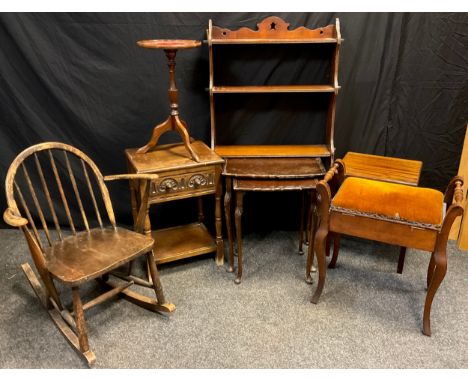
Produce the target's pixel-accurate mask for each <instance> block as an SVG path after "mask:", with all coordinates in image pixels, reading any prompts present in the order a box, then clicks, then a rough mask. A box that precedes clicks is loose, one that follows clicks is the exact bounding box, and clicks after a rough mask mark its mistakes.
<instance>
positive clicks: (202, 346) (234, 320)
mask: <svg viewBox="0 0 468 382" xmlns="http://www.w3.org/2000/svg"><path fill="white" fill-rule="evenodd" d="M296 244H297V234H296V233H294V232H273V233H269V234H263V235H262V234H251V235H247V236H246V237H245V238H244V253H245V268H244V270H245V272H244V278H243V282H242V284H241V285H235V284H234V283H233V279H234V276H233V275H232V274H230V273H227V272H226V271H225V268H223V267H220V268H217V267H216V265H215V263H214V261H213V256H210V255H208V256H204V257H201V258H198V259H196V260H192V261H182V262H179V263H174V264H171V265H166V266H161V267H160V273H161V278H162V282H163V285H164V288H165V292H166V296H167V298H168V300H170V301H171V302H173V303H174V304H176V306H177V310H176V311H175V313H174V314H173V315H172V316H171V317H170V318H164V317H162V316H160V315H158V314H154V313H151V312H148V311H146V310H144V309H141V308H139V307H137V306H135V305H132V304H131V303H129V302H127V301H124V300H117V301H116V302H109V303H105V304H103V305H101V306H99V307H97V308H94V309H93V310H90V311H88V312H87V314H86V316H87V323H88V329H89V334H90V344H91V346H92V349H93V350H94V351H95V354H96V356H97V363H96V365H95V367H96V368H467V367H468V322H467V319H468V297H467V296H468V294H467V290H468V282H467V275H468V253H467V252H461V251H459V250H457V249H456V247H455V245H454V244H453V243H451V244H450V246H449V270H448V273H447V276H446V278H445V280H444V282H443V284H442V286H441V288H440V289H439V292H438V294H437V295H436V298H435V301H434V304H433V309H432V331H433V335H432V337H431V338H429V337H426V336H424V335H423V334H422V333H421V327H422V311H423V304H424V298H425V274H426V268H427V265H428V261H429V254H427V253H425V252H421V251H416V250H409V251H408V254H407V260H406V264H405V270H404V272H403V275H398V274H397V273H396V264H397V259H398V249H397V248H396V247H391V246H386V245H382V244H378V243H372V242H367V241H359V240H356V239H350V238H348V239H344V240H342V250H341V253H340V258H339V260H338V266H337V268H336V269H334V270H329V271H328V275H327V281H326V284H325V289H324V292H323V294H322V297H321V301H320V303H319V304H318V305H313V304H311V303H310V302H309V300H310V297H311V295H312V293H313V290H314V289H315V284H314V285H312V286H310V285H307V284H306V283H305V282H304V279H303V276H304V268H305V260H306V259H305V256H299V255H298V254H297V252H296ZM0 248H1V249H0V252H1V256H0V265H1V279H0V287H1V309H0V367H2V368H85V367H86V365H85V364H84V363H83V362H82V361H81V358H80V357H79V356H77V355H76V353H75V352H74V351H73V350H72V348H71V347H70V346H69V345H68V343H67V342H66V340H65V339H64V338H63V337H62V335H61V334H60V333H59V332H58V330H57V329H56V328H55V326H54V324H53V323H52V321H50V319H49V316H48V315H47V313H46V312H45V311H44V310H43V308H42V307H41V306H40V305H39V302H38V300H37V299H36V297H35V295H34V293H33V291H32V289H31V288H30V286H29V284H28V282H27V280H26V278H25V277H24V275H23V274H22V272H21V270H20V264H21V263H22V262H24V261H27V260H29V258H28V256H29V254H28V250H27V247H26V243H25V241H24V239H23V237H22V236H21V234H20V232H18V231H13V230H1V231H0ZM65 297H66V298H69V296H68V295H65Z"/></svg>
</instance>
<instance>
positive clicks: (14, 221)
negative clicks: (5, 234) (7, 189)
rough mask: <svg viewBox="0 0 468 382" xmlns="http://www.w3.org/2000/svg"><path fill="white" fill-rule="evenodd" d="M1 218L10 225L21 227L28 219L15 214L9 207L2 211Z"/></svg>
mask: <svg viewBox="0 0 468 382" xmlns="http://www.w3.org/2000/svg"><path fill="white" fill-rule="evenodd" d="M3 220H4V221H5V223H7V224H9V225H11V226H12V227H23V226H25V225H27V224H28V220H27V219H25V218H23V217H21V216H18V215H16V214H15V213H14V212H13V210H12V209H11V208H7V209H6V210H5V212H4V213H3Z"/></svg>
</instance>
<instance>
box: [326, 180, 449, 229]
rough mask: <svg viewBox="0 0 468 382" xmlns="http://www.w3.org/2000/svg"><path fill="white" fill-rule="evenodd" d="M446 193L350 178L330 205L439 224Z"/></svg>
mask: <svg viewBox="0 0 468 382" xmlns="http://www.w3.org/2000/svg"><path fill="white" fill-rule="evenodd" d="M443 203H444V195H443V194H442V193H441V192H440V191H437V190H433V189H430V188H420V187H413V186H406V185H402V184H396V183H388V182H380V181H376V180H369V179H362V178H353V177H350V178H347V179H345V181H344V182H343V184H342V185H341V187H340V189H339V190H338V192H337V193H336V195H335V197H334V198H333V200H332V202H331V205H332V209H333V207H339V208H343V209H346V210H353V211H359V212H361V213H368V214H370V215H381V216H385V217H388V218H390V219H394V220H402V221H406V222H409V223H411V222H415V223H424V224H431V225H435V226H440V225H441V224H442V219H443V216H442V215H443V212H442V210H443Z"/></svg>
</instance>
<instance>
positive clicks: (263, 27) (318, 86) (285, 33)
mask: <svg viewBox="0 0 468 382" xmlns="http://www.w3.org/2000/svg"><path fill="white" fill-rule="evenodd" d="M207 35H208V46H209V64H210V83H209V89H208V90H209V96H210V115H211V118H210V123H211V148H212V149H213V150H215V151H216V153H217V154H218V155H220V156H222V157H224V158H230V157H256V158H258V157H284V158H298V157H317V158H330V160H331V161H332V160H333V157H334V152H335V147H334V144H333V133H334V121H335V105H336V96H337V95H338V92H339V90H340V86H339V85H338V60H339V50H340V45H341V42H342V41H343V40H342V38H341V33H340V24H339V20H338V19H336V24H335V25H328V26H325V27H321V28H316V29H308V28H306V27H299V28H296V29H293V30H290V29H289V24H288V23H286V22H285V21H284V20H282V19H281V18H279V17H276V16H271V17H268V18H266V19H265V20H263V21H262V22H260V23H259V24H257V30H253V29H250V28H245V27H244V28H240V29H238V30H230V29H226V28H222V27H218V26H214V25H213V23H212V21H211V20H210V21H209V25H208V31H207ZM242 44H245V45H250V44H257V45H262V44H282V45H284V44H291V45H293V44H332V47H331V51H332V54H331V57H327V59H329V60H330V61H331V62H330V72H329V73H328V80H327V82H328V83H309V84H300V83H291V84H255V85H250V84H236V85H231V84H227V83H224V84H223V83H216V81H219V79H217V78H216V79H215V72H216V71H218V70H221V69H225V67H229V64H230V63H229V62H225V63H223V64H222V65H218V64H216V65H218V66H217V67H215V59H214V55H215V54H216V53H215V52H214V50H215V49H214V47H215V46H216V45H223V46H224V47H225V48H224V49H229V45H236V46H237V49H239V46H240V45H242ZM304 49H308V48H307V47H304ZM220 66H221V67H220ZM228 82H229V81H228ZM282 93H283V94H284V93H296V94H301V93H304V94H305V93H324V95H323V96H324V97H328V105H327V118H326V124H325V126H323V128H324V130H325V142H323V144H313V145H304V144H301V145H282V144H279V145H271V144H266V145H235V144H232V145H230V144H226V143H225V142H222V143H221V144H218V143H217V131H216V128H217V126H216V125H217V118H218V116H217V114H216V111H217V109H216V106H215V105H216V102H226V101H225V100H218V101H216V95H217V94H246V96H248V94H270V95H274V94H282ZM215 101H216V102H215ZM285 128H286V129H287V128H288V127H287V126H286V127H285ZM304 128H306V127H304ZM272 171H274V169H272Z"/></svg>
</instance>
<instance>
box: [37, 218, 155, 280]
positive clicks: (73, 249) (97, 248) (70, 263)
mask: <svg viewBox="0 0 468 382" xmlns="http://www.w3.org/2000/svg"><path fill="white" fill-rule="evenodd" d="M153 244H154V240H153V239H152V238H151V237H148V236H145V235H142V234H139V233H136V232H133V231H129V230H127V229H123V228H118V227H117V228H116V229H114V228H112V227H108V228H104V229H101V228H94V229H91V230H90V231H89V232H87V231H84V232H80V233H77V234H76V235H75V236H69V237H67V238H65V239H64V240H63V241H60V242H57V243H54V244H53V245H52V246H51V247H49V248H47V249H46V250H45V258H46V267H47V269H48V271H49V272H50V273H51V274H52V276H54V277H55V278H56V279H59V280H60V281H62V282H63V283H65V284H68V285H71V286H73V285H79V284H81V283H83V282H85V281H88V280H92V279H95V278H97V277H99V276H101V275H103V274H105V273H107V272H109V271H111V270H113V269H115V268H117V267H119V266H120V265H122V264H126V263H128V261H130V260H132V259H134V258H136V257H138V256H140V255H142V254H144V253H146V252H148V251H150V250H151V249H152V247H153Z"/></svg>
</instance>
